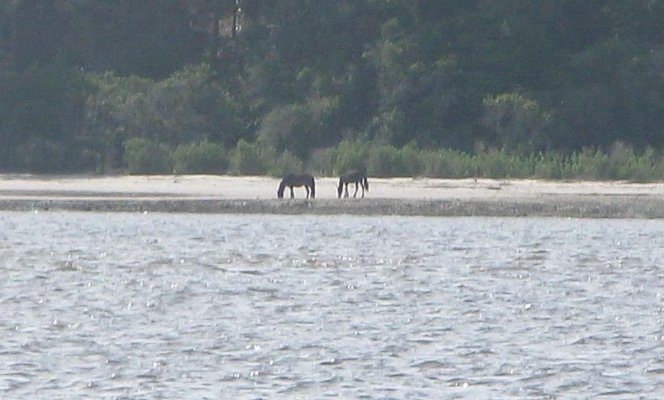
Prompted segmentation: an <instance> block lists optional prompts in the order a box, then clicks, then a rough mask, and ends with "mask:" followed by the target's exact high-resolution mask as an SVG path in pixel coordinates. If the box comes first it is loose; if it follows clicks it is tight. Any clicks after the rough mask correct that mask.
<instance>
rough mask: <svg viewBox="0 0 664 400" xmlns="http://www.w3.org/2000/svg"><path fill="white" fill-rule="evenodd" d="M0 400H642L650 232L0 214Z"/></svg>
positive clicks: (663, 257) (659, 247) (658, 317)
mask: <svg viewBox="0 0 664 400" xmlns="http://www.w3.org/2000/svg"><path fill="white" fill-rule="evenodd" d="M0 227H1V228H2V229H0V273H1V274H2V277H3V279H2V283H0V288H1V289H0V302H1V307H2V313H0V398H13V399H40V398H43V399H87V398H127V399H158V398H164V399H220V398H228V399H261V398H266V399H267V398H302V399H309V398H326V397H332V398H334V397H337V398H367V399H389V398H394V399H419V398H422V399H425V398H432V399H454V398H469V399H481V398H484V399H488V398H532V399H547V398H589V397H592V398H658V397H661V396H662V394H664V345H663V344H664V324H663V322H662V318H663V315H664V312H663V310H664V301H663V299H662V291H663V287H664V286H663V285H664V281H663V278H664V269H663V261H664V221H642V220H574V219H571V220H565V219H530V218H522V219H502V218H413V217H409V218H402V217H351V216H331V217H321V216H297V217H296V216H267V215H252V216H245V215H242V216H231V215H172V214H147V215H141V214H112V213H109V214H97V213H71V212H47V213H0Z"/></svg>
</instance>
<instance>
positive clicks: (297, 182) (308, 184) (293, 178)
mask: <svg viewBox="0 0 664 400" xmlns="http://www.w3.org/2000/svg"><path fill="white" fill-rule="evenodd" d="M286 186H288V187H289V188H290V198H291V199H294V198H295V193H293V188H294V187H300V186H304V188H305V189H307V199H308V198H309V196H311V198H312V199H315V198H316V182H315V181H314V177H313V176H311V175H309V174H287V175H285V176H284V178H283V179H282V180H281V183H280V184H279V189H278V190H277V197H279V198H280V199H283V198H284V189H286Z"/></svg>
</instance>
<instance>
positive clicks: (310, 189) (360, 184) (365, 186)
mask: <svg viewBox="0 0 664 400" xmlns="http://www.w3.org/2000/svg"><path fill="white" fill-rule="evenodd" d="M353 183H354V184H355V193H353V197H357V192H358V190H359V189H360V188H361V189H362V197H364V191H365V190H366V191H369V181H368V180H367V174H366V173H365V172H363V171H358V170H354V171H348V172H347V173H345V174H343V175H341V176H340V177H339V186H338V187H337V195H338V197H339V198H341V195H342V194H344V193H345V196H344V197H348V185H350V184H353ZM301 186H304V188H305V189H306V190H307V199H308V198H309V197H311V198H312V199H314V198H316V182H315V180H314V177H313V176H312V175H309V174H288V175H285V176H284V177H283V179H282V180H281V183H279V189H278V190H277V197H279V198H280V199H283V198H284V190H285V189H286V187H288V188H289V189H290V198H291V199H293V198H295V193H294V192H293V188H294V187H301ZM344 189H345V191H344Z"/></svg>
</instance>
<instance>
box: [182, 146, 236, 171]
mask: <svg viewBox="0 0 664 400" xmlns="http://www.w3.org/2000/svg"><path fill="white" fill-rule="evenodd" d="M173 161H174V165H175V166H174V172H176V173H178V174H222V173H224V172H226V170H227V169H228V165H229V155H228V153H227V152H226V150H225V149H224V146H222V145H220V144H216V143H210V142H205V141H204V142H200V143H189V144H181V145H179V146H177V147H176V148H175V151H174V152H173Z"/></svg>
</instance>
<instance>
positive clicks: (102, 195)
mask: <svg viewBox="0 0 664 400" xmlns="http://www.w3.org/2000/svg"><path fill="white" fill-rule="evenodd" d="M369 181H370V186H369V187H370V190H369V191H368V192H367V193H366V196H365V198H364V199H362V198H359V196H358V198H355V199H353V198H349V199H341V200H340V199H337V193H336V184H337V179H336V178H334V177H322V178H317V179H316V192H317V193H316V194H317V196H316V199H315V200H305V199H304V197H305V191H304V189H303V188H296V189H295V197H296V198H295V199H294V200H290V199H283V200H280V199H277V198H276V197H277V196H276V190H277V187H278V185H279V180H278V179H276V178H270V177H257V176H250V177H236V176H218V175H178V176H174V175H162V176H104V177H100V176H41V175H23V174H20V175H15V174H0V210H12V211H28V210H86V211H126V212H196V213H276V214H302V213H308V214H359V215H423V216H557V217H573V218H576V217H585V218H663V217H664V182H656V183H630V182H586V181H580V182H560V181H555V182H554V181H539V180H491V179H477V180H475V179H428V178H427V179H412V178H391V179H378V178H370V180H369ZM287 194H288V192H287ZM351 195H352V191H351Z"/></svg>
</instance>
